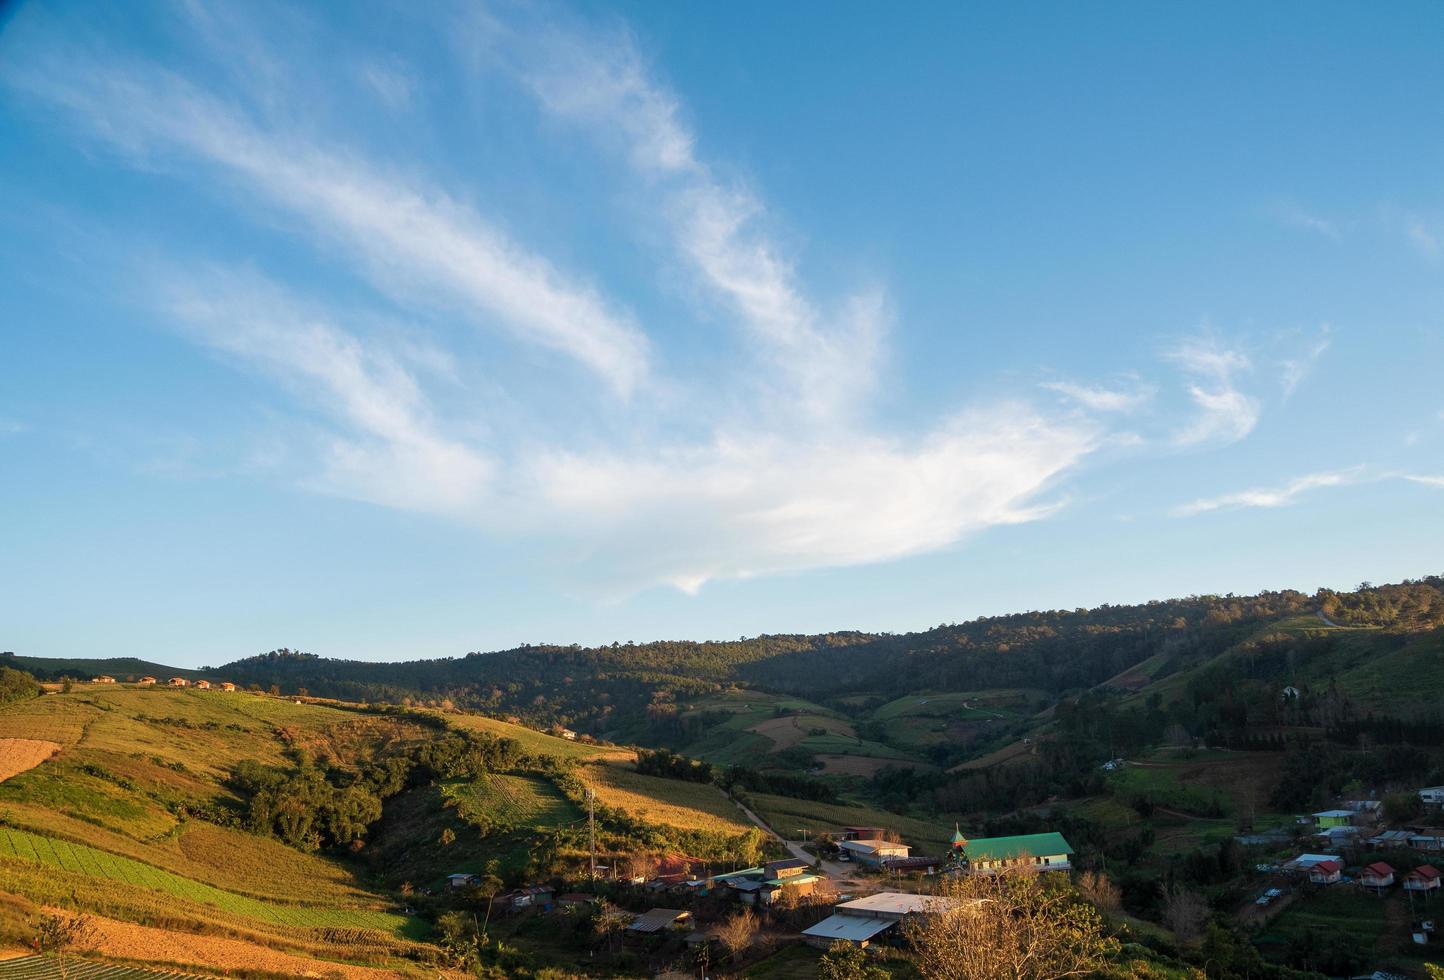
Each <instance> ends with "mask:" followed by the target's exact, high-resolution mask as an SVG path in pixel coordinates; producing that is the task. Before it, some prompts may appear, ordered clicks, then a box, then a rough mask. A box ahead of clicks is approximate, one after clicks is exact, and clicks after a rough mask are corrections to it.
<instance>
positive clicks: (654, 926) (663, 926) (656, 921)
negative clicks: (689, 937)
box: [626, 909, 692, 936]
mask: <svg viewBox="0 0 1444 980" xmlns="http://www.w3.org/2000/svg"><path fill="white" fill-rule="evenodd" d="M691 918H692V913H691V912H688V911H687V910H685V909H652V910H651V911H648V912H643V913H642V914H641V915H639V916H637V917H636V918H635V919H633V920H632V924H631V925H629V926H627V929H626V932H627V933H628V934H629V935H633V936H653V935H656V934H657V933H660V932H665V931H666V930H668V929H676V928H680V927H682V926H685V925H687V923H688V922H689V921H690V920H691Z"/></svg>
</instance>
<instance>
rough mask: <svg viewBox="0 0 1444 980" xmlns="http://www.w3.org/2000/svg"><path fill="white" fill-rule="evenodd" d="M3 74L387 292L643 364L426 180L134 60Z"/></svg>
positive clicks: (58, 63)
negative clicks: (213, 179)
mask: <svg viewBox="0 0 1444 980" xmlns="http://www.w3.org/2000/svg"><path fill="white" fill-rule="evenodd" d="M10 81H11V83H12V84H15V85H18V86H20V87H23V88H25V89H27V90H29V91H30V92H32V93H33V94H35V95H36V96H38V97H40V98H41V99H43V100H45V101H46V102H49V103H51V104H54V105H59V106H62V107H64V108H66V109H68V110H70V111H71V112H73V113H75V114H76V116H77V117H78V118H79V119H80V120H81V121H82V122H83V123H84V124H86V125H87V126H88V127H89V128H90V130H91V131H92V132H93V133H94V134H96V135H97V136H99V137H101V138H103V139H105V140H107V141H109V142H111V143H113V144H115V145H117V146H119V147H122V148H124V149H126V150H127V151H129V152H131V153H134V154H137V155H139V156H140V157H142V158H143V160H144V162H145V163H146V164H147V165H151V166H161V167H165V166H170V167H173V168H174V167H177V166H184V165H185V163H186V162H187V161H180V162H179V163H178V162H177V161H175V160H173V159H172V157H174V155H176V154H181V155H183V156H184V157H186V158H187V160H188V162H190V163H191V164H192V165H193V164H195V163H200V164H203V165H207V166H211V167H214V168H217V169H219V170H220V171H221V172H223V173H224V174H225V175H226V176H228V177H230V178H232V179H234V180H236V181H238V182H239V183H240V184H241V185H242V186H243V187H244V188H245V189H247V190H248V191H253V192H259V193H260V194H261V195H262V196H263V198H264V199H265V200H267V201H268V202H270V203H271V204H272V205H274V206H278V207H281V208H284V209H286V210H288V211H289V212H291V213H293V214H295V215H298V216H299V217H301V218H303V219H305V220H306V221H307V222H308V223H309V225H310V226H311V228H312V229H313V230H314V231H316V232H317V233H319V234H320V235H322V236H324V237H325V238H326V239H327V240H329V241H331V242H335V243H337V244H340V245H341V246H343V247H344V249H345V250H346V251H347V253H349V254H350V255H352V256H353V257H354V258H356V259H357V260H358V261H359V263H360V264H361V265H362V267H363V268H364V270H365V272H366V274H367V275H368V277H369V278H370V280H371V281H372V282H373V284H375V285H376V286H378V287H379V288H381V289H382V290H383V291H385V292H387V293H389V294H391V295H393V296H394V297H396V298H397V299H398V300H400V301H403V302H407V303H418V302H419V303H423V304H426V305H435V304H438V303H440V304H441V305H442V306H443V307H444V308H446V309H447V310H448V311H449V312H453V313H457V314H460V315H463V316H466V317H468V318H470V319H471V321H472V322H473V323H475V324H477V325H478V326H485V327H490V326H491V325H493V324H500V325H501V326H502V327H503V328H505V329H506V330H508V331H509V332H510V333H511V334H512V335H513V336H515V337H518V338H520V339H522V340H525V341H529V342H532V343H536V344H539V345H541V346H543V347H546V348H549V349H551V350H554V351H558V352H560V353H563V354H565V355H567V356H569V357H571V358H573V359H575V360H576V361H578V362H580V363H581V364H583V365H585V366H586V367H588V368H590V369H591V370H593V371H594V372H596V373H597V374H598V375H599V376H600V377H602V378H603V379H604V380H605V381H606V382H607V383H608V384H609V385H610V386H611V387H612V388H613V389H614V390H615V391H617V392H618V393H620V394H622V395H624V396H625V395H628V394H630V393H631V392H632V390H633V389H635V387H636V385H637V384H638V383H639V382H640V381H641V379H642V378H643V377H644V376H645V375H646V373H647V369H648V358H649V351H648V348H649V345H648V342H647V339H646V336H645V335H644V334H643V332H642V331H641V330H640V329H639V328H638V326H637V325H636V323H635V322H634V320H633V319H632V318H631V317H630V316H629V315H627V314H625V313H621V312H618V311H616V310H614V309H613V308H612V307H611V305H610V304H608V303H607V302H606V301H605V300H603V299H602V297H601V296H600V295H598V293H597V292H596V290H595V289H593V288H592V287H590V286H588V285H586V284H585V283H582V282H577V281H573V280H572V279H569V278H568V277H566V276H565V275H563V274H562V273H561V272H560V271H558V270H557V269H556V267H555V266H553V265H552V264H551V263H550V262H548V261H547V260H545V259H543V258H542V257H540V256H538V255H536V254H534V253H532V252H529V251H528V250H527V249H526V248H525V247H523V246H522V245H520V244H518V243H517V242H515V241H513V240H512V239H510V238H509V237H508V236H507V234H506V233H505V232H504V231H502V230H501V229H499V228H496V227H494V226H492V225H490V224H488V223H487V222H485V221H483V220H482V219H481V218H480V217H479V216H478V215H477V214H475V212H474V211H472V210H471V209H469V208H467V207H466V206H464V205H462V204H461V203H460V202H458V201H457V200H455V199H454V198H453V197H451V196H450V195H448V194H446V193H445V192H444V191H442V190H440V189H438V188H437V187H434V186H430V185H428V184H426V183H425V182H423V181H420V180H417V179H415V178H411V177H408V176H407V175H404V174H401V173H397V172H394V171H392V170H389V169H388V168H387V167H386V166H385V165H382V164H377V163H372V162H369V161H367V160H365V159H364V158H362V157H360V156H358V155H357V154H355V153H354V152H348V151H347V150H345V149H343V148H341V147H335V146H327V145H325V144H324V143H322V142H319V141H317V140H315V139H311V138H306V137H303V136H299V135H297V134H294V133H289V132H286V131H285V130H284V126H283V125H280V124H268V123H266V122H265V121H264V114H263V113H260V111H259V110H255V111H253V112H250V113H248V112H247V111H245V110H244V109H243V108H241V107H239V106H237V105H236V103H235V100H223V99H221V98H219V97H217V96H215V95H213V94H211V93H210V92H208V91H206V90H205V89H202V88H200V87H198V86H196V85H194V84H192V83H191V82H189V81H188V80H186V79H184V78H182V77H179V76H177V75H175V74H172V73H170V72H166V71H163V70H160V69H157V68H154V67H151V66H147V65H143V64H133V63H127V62H125V61H122V60H119V59H116V60H111V61H101V62H88V61H87V60H86V59H85V58H83V57H76V58H73V59H63V60H62V59H59V58H56V59H53V60H51V61H50V63H49V64H48V65H47V66H46V67H44V68H41V69H38V70H36V69H31V70H28V71H25V70H19V71H16V70H12V71H11V73H10ZM253 101H256V102H260V101H269V100H259V99H257V100H253ZM258 113H259V114H258Z"/></svg>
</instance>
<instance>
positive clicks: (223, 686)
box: [221, 681, 236, 691]
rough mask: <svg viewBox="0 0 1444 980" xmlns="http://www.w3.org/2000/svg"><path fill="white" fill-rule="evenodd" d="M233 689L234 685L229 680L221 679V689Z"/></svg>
mask: <svg viewBox="0 0 1444 980" xmlns="http://www.w3.org/2000/svg"><path fill="white" fill-rule="evenodd" d="M235 689H236V685H234V684H232V683H231V682H230V681H221V690H222V691H234V690H235Z"/></svg>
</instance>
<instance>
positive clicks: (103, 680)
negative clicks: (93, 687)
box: [95, 674, 115, 684]
mask: <svg viewBox="0 0 1444 980" xmlns="http://www.w3.org/2000/svg"><path fill="white" fill-rule="evenodd" d="M95 683H96V684H114V683H115V678H114V677H109V676H107V675H105V674H101V675H100V676H99V677H97V678H96V679H95Z"/></svg>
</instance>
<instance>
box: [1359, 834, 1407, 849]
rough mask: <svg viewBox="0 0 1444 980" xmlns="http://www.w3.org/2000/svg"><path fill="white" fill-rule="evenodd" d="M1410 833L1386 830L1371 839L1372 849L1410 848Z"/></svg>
mask: <svg viewBox="0 0 1444 980" xmlns="http://www.w3.org/2000/svg"><path fill="white" fill-rule="evenodd" d="M1410 836H1411V835H1410V833H1409V831H1407V830H1386V831H1384V832H1383V833H1380V834H1375V835H1374V836H1373V837H1370V838H1369V846H1370V847H1408V846H1409V837H1410Z"/></svg>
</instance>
